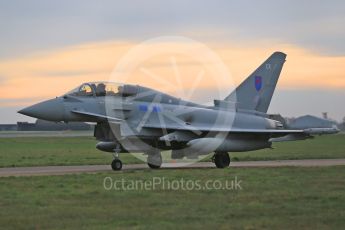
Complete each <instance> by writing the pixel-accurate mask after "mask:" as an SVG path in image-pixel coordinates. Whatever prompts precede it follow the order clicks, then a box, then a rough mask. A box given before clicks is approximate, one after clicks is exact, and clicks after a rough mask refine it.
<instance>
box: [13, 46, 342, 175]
mask: <svg viewBox="0 0 345 230" xmlns="http://www.w3.org/2000/svg"><path fill="white" fill-rule="evenodd" d="M285 58H286V54H284V53H282V52H275V53H273V54H272V55H271V56H270V57H269V58H268V59H267V60H266V61H265V62H264V63H263V64H262V65H260V66H259V67H258V68H257V69H256V70H255V71H254V72H253V73H252V74H251V75H250V76H249V77H248V78H247V79H245V80H244V81H243V82H242V83H241V84H240V85H239V86H238V87H237V88H236V89H235V90H234V91H233V92H231V93H230V94H229V95H228V96H227V97H226V98H224V99H223V100H214V105H213V106H204V105H200V104H197V103H193V102H190V101H186V100H183V99H179V98H176V97H174V96H171V95H168V94H166V93H164V92H159V91H157V90H155V89H150V88H147V87H143V86H139V85H130V84H117V83H112V82H90V83H84V84H82V85H81V86H79V87H77V88H76V89H74V90H72V91H70V92H68V93H66V94H65V95H63V96H60V97H57V98H54V99H51V100H47V101H44V102H41V103H38V104H35V105H32V106H30V107H27V108H24V109H22V110H20V111H19V113H21V114H24V115H27V116H31V117H35V118H40V119H44V120H49V121H56V122H69V121H83V122H94V123H96V126H95V130H94V136H95V137H96V139H97V140H98V141H99V143H98V144H97V146H96V147H97V148H98V149H100V150H102V151H106V152H111V153H113V155H114V160H113V161H112V163H111V166H112V168H113V169H114V170H120V169H121V168H122V162H121V160H120V159H119V153H129V152H141V153H144V154H146V155H147V163H148V165H149V166H150V167H151V168H160V167H161V165H162V155H161V151H163V150H171V157H172V158H173V159H182V158H190V159H191V158H197V157H198V156H202V155H207V154H210V153H214V156H213V158H212V159H213V160H214V163H215V165H216V167H218V168H224V167H228V166H229V164H230V157H229V153H230V152H243V151H252V150H258V149H264V148H271V146H272V143H273V142H275V141H292V140H304V139H308V138H312V136H313V135H320V134H333V133H337V132H338V129H337V127H336V126H334V125H332V124H329V123H327V122H326V123H325V122H324V121H321V120H319V119H316V120H315V119H313V120H312V121H313V122H308V123H307V124H305V123H302V124H301V125H298V124H297V125H296V124H295V125H294V126H293V127H292V126H289V124H288V123H286V122H285V120H284V119H283V118H282V117H281V116H276V115H270V114H267V110H268V107H269V105H270V102H271V98H272V96H273V93H274V90H275V88H276V84H277V81H278V79H279V75H280V72H281V70H282V67H283V65H284V62H285Z"/></svg>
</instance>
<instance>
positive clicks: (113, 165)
mask: <svg viewBox="0 0 345 230" xmlns="http://www.w3.org/2000/svg"><path fill="white" fill-rule="evenodd" d="M111 168H112V169H113V170H114V171H119V170H121V169H122V161H121V160H119V159H114V160H113V161H112V162H111Z"/></svg>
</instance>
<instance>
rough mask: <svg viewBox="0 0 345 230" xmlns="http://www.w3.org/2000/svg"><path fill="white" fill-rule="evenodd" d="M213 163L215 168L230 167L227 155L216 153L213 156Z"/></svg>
mask: <svg viewBox="0 0 345 230" xmlns="http://www.w3.org/2000/svg"><path fill="white" fill-rule="evenodd" d="M214 163H215V164H216V167H217V168H221V169H222V168H226V167H229V165H230V157H229V154H228V153H216V154H215V155H214Z"/></svg>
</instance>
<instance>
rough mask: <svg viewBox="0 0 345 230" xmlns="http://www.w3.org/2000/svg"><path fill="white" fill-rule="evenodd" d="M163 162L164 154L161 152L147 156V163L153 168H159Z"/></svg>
mask: <svg viewBox="0 0 345 230" xmlns="http://www.w3.org/2000/svg"><path fill="white" fill-rule="evenodd" d="M162 162H163V161H162V155H161V154H160V153H159V154H149V155H148V156H147V165H148V166H149V167H150V168H152V169H159V168H160V167H161V166H162Z"/></svg>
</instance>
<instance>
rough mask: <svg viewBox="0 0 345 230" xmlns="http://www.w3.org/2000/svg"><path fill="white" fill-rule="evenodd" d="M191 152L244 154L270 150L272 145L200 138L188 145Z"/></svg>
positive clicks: (261, 142)
mask: <svg viewBox="0 0 345 230" xmlns="http://www.w3.org/2000/svg"><path fill="white" fill-rule="evenodd" d="M187 145H188V147H189V149H190V150H191V151H195V152H198V153H199V154H203V153H204V154H207V153H211V152H214V151H218V152H244V151H252V150H258V149H265V148H270V147H271V145H272V143H271V142H268V141H263V140H250V139H229V138H226V139H222V138H198V139H194V140H192V141H189V142H188V143H187Z"/></svg>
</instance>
